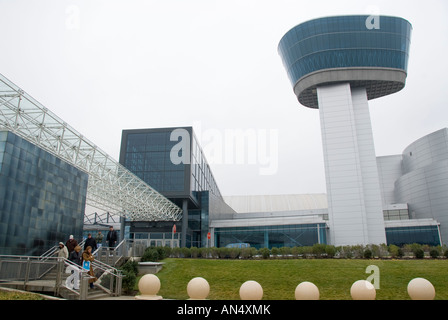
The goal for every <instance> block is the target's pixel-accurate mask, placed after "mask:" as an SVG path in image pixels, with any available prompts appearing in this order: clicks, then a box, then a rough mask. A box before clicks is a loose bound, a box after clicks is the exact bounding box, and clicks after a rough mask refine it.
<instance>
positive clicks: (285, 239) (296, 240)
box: [215, 223, 327, 249]
mask: <svg viewBox="0 0 448 320" xmlns="http://www.w3.org/2000/svg"><path fill="white" fill-rule="evenodd" d="M231 243H249V244H250V245H251V246H252V247H255V248H257V249H259V248H269V249H271V248H273V247H278V248H280V247H295V246H297V247H299V246H312V245H314V244H316V243H324V244H326V243H327V237H326V225H325V224H324V223H319V224H298V225H277V226H276V225H272V226H252V227H234V228H216V229H215V246H216V247H225V246H226V245H228V244H231Z"/></svg>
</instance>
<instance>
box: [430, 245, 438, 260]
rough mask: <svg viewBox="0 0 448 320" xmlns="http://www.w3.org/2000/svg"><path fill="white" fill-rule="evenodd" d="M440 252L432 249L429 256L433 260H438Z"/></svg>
mask: <svg viewBox="0 0 448 320" xmlns="http://www.w3.org/2000/svg"><path fill="white" fill-rule="evenodd" d="M439 254H440V253H439V250H438V249H437V248H432V249H431V250H429V255H430V256H431V258H433V259H437V258H438V257H439Z"/></svg>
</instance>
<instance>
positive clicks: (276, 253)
mask: <svg viewBox="0 0 448 320" xmlns="http://www.w3.org/2000/svg"><path fill="white" fill-rule="evenodd" d="M271 253H272V255H273V256H274V258H277V257H278V255H279V254H280V249H279V248H277V247H273V248H272V249H271Z"/></svg>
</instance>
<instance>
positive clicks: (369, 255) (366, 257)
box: [363, 249, 372, 259]
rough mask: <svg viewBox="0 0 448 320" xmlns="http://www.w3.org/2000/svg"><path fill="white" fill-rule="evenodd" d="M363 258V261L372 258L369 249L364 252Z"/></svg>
mask: <svg viewBox="0 0 448 320" xmlns="http://www.w3.org/2000/svg"><path fill="white" fill-rule="evenodd" d="M363 257H364V259H371V258H372V250H370V249H366V250H364V253H363Z"/></svg>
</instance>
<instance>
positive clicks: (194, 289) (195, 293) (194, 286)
mask: <svg viewBox="0 0 448 320" xmlns="http://www.w3.org/2000/svg"><path fill="white" fill-rule="evenodd" d="M187 293H188V296H189V297H190V299H193V300H204V299H205V298H207V296H208V294H209V293H210V285H209V284H208V282H207V280H205V279H204V278H201V277H196V278H193V279H191V280H190V282H188V285H187Z"/></svg>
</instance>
